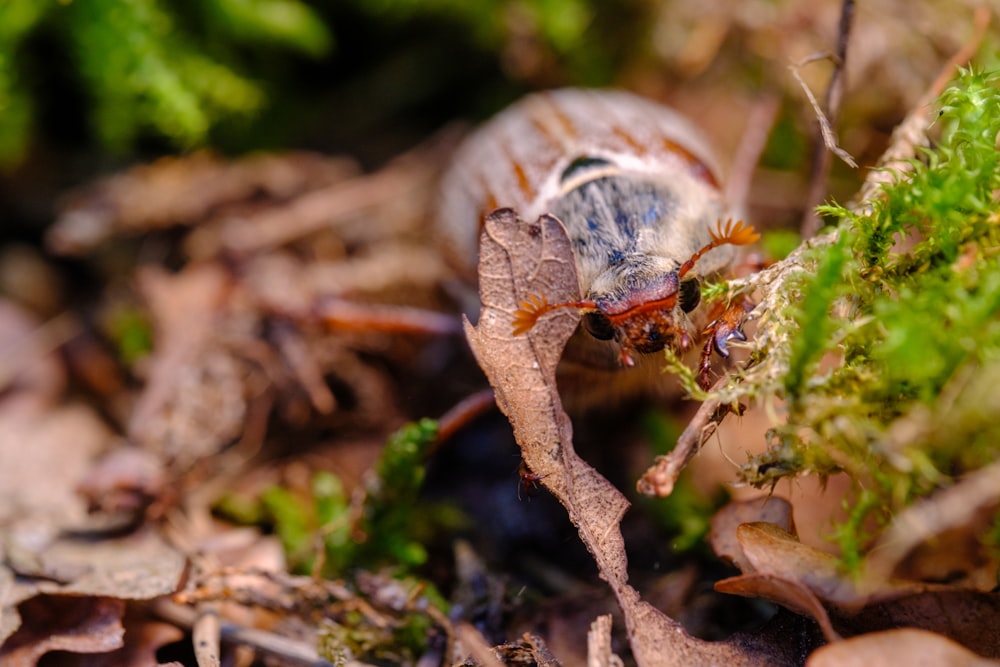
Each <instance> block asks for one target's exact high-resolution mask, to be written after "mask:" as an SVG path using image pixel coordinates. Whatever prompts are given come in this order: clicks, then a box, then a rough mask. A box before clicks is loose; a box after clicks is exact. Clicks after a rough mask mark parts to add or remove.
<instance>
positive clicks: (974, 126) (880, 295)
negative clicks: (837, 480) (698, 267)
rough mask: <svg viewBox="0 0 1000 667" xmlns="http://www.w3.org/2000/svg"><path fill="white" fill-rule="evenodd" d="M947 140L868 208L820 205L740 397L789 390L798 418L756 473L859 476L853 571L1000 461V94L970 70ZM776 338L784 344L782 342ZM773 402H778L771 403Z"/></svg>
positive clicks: (765, 481) (991, 80)
mask: <svg viewBox="0 0 1000 667" xmlns="http://www.w3.org/2000/svg"><path fill="white" fill-rule="evenodd" d="M937 129H938V131H939V133H940V137H939V139H938V141H937V142H936V144H935V145H934V147H933V149H930V150H926V151H925V152H924V153H923V154H922V155H921V157H920V159H919V160H917V161H915V162H914V163H913V171H912V174H911V175H909V176H908V177H907V178H905V179H902V180H897V182H895V183H893V184H891V185H889V186H887V187H886V188H885V191H884V193H883V194H884V197H883V198H882V199H880V200H879V201H878V202H876V203H874V204H873V205H872V206H870V207H869V208H870V210H866V211H862V212H855V211H851V210H848V209H846V208H844V207H841V206H838V205H827V206H824V207H821V212H822V213H823V214H824V215H827V216H831V217H833V218H834V219H836V220H837V221H839V224H838V227H837V231H836V232H835V238H834V240H833V241H832V242H820V243H818V244H817V246H816V248H814V249H811V250H802V251H801V252H800V254H799V256H798V257H797V258H796V261H797V262H799V264H800V265H801V268H802V269H804V270H801V271H798V272H795V273H791V274H790V277H789V278H788V279H786V280H784V281H783V282H782V283H781V284H780V285H779V286H778V287H777V288H776V290H777V291H778V292H779V293H778V295H777V296H775V297H772V301H771V310H772V312H769V313H767V314H766V315H765V319H764V320H762V322H761V333H760V334H759V338H760V339H761V340H762V341H763V343H762V344H761V346H760V348H759V349H758V350H757V351H756V352H755V357H754V358H755V360H756V361H757V362H758V368H756V369H755V368H751V369H749V370H748V371H747V372H746V373H745V375H744V377H743V381H742V384H741V385H738V386H735V387H734V389H733V390H732V391H731V392H730V393H729V394H727V395H726V397H727V399H730V398H732V397H733V396H735V397H737V398H739V397H757V398H768V397H776V398H780V399H783V400H784V401H785V402H786V406H787V421H786V422H785V423H781V424H777V425H775V426H774V428H773V429H772V431H771V432H770V434H769V448H768V450H767V451H766V452H765V453H764V454H762V455H760V456H757V457H754V458H752V459H751V460H749V461H748V463H747V464H746V465H745V466H744V468H743V470H742V476H743V479H744V480H745V481H747V482H750V483H752V484H755V485H757V486H764V487H766V486H773V484H774V483H776V482H777V481H778V480H780V479H782V478H785V477H792V476H796V475H800V474H807V473H808V474H818V475H820V476H826V475H829V474H832V473H835V472H838V471H846V472H847V473H848V474H850V475H851V477H852V478H853V479H854V480H855V482H856V483H857V485H858V493H857V494H856V499H855V500H854V501H853V502H852V503H851V504H850V506H849V508H848V514H849V517H850V518H849V519H848V521H847V522H846V523H845V524H843V525H841V526H838V527H837V528H836V529H835V530H834V531H833V535H832V536H833V539H834V540H835V541H836V542H837V543H838V544H839V545H840V547H841V549H842V552H843V554H844V558H845V564H846V565H847V566H848V567H849V568H854V567H856V566H857V564H858V562H859V558H860V554H861V553H863V550H864V547H865V545H866V544H867V541H868V540H869V539H870V538H871V537H872V535H868V534H866V533H864V532H862V527H865V528H870V527H871V526H872V525H876V526H877V525H882V524H884V523H885V522H886V521H887V520H888V517H891V516H892V515H893V514H894V513H895V512H897V511H898V510H899V509H900V508H902V507H904V506H906V505H908V504H910V503H912V502H913V501H914V500H916V499H918V498H921V497H923V496H926V495H928V494H930V493H933V492H934V491H935V490H937V489H940V488H942V487H944V486H947V485H949V484H951V483H953V481H954V480H955V479H957V478H958V477H959V476H961V475H962V474H964V473H966V472H968V471H970V470H974V469H976V468H977V467H980V466H982V465H984V464H986V463H988V462H990V461H993V460H995V459H996V458H998V457H1000V421H998V420H996V419H995V418H990V417H988V416H987V415H993V416H994V417H995V415H997V414H1000V412H998V410H1000V397H998V394H1000V392H998V390H997V387H998V386H1000V384H998V382H997V381H998V380H1000V251H998V248H1000V224H998V223H1000V207H998V205H997V201H996V198H995V194H994V193H995V192H997V191H1000V151H998V150H997V146H996V140H997V132H998V129H1000V91H998V89H997V86H996V77H995V76H993V75H987V74H983V73H980V72H973V71H963V72H962V73H961V76H960V78H959V80H958V82H957V83H956V84H955V85H954V86H953V87H952V88H950V89H948V91H946V92H945V94H944V95H943V96H942V98H941V100H940V117H939V118H938V120H937ZM768 345H770V347H768ZM768 400H770V399H768Z"/></svg>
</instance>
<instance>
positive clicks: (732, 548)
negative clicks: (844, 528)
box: [708, 495, 795, 574]
mask: <svg viewBox="0 0 1000 667" xmlns="http://www.w3.org/2000/svg"><path fill="white" fill-rule="evenodd" d="M758 521H765V522H767V523H772V524H774V525H776V526H778V527H780V528H781V529H782V530H785V531H787V532H788V533H791V534H793V535H794V534H795V526H794V523H793V520H792V506H791V505H790V504H789V502H788V501H787V500H785V499H784V498H780V497H778V496H770V495H768V496H761V497H758V498H749V499H747V500H736V501H733V502H731V503H729V504H728V505H726V506H725V507H723V508H722V509H721V510H719V511H718V512H716V513H715V516H713V517H712V524H711V529H710V530H709V533H708V541H709V544H711V545H712V550H713V551H715V555H717V556H718V557H719V558H724V559H726V560H728V561H729V562H730V563H732V564H733V565H735V566H736V567H737V568H738V569H739V571H740V572H743V573H744V574H746V573H749V572H751V571H752V566H751V565H750V563H749V562H748V561H747V560H746V557H745V556H744V555H743V548H742V547H741V546H740V543H739V540H738V539H737V538H736V529H737V528H738V527H739V526H740V525H742V524H744V523H754V522H758Z"/></svg>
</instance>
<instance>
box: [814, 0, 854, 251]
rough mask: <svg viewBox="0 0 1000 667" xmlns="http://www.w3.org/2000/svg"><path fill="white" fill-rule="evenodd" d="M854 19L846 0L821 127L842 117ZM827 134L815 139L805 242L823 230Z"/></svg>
mask: <svg viewBox="0 0 1000 667" xmlns="http://www.w3.org/2000/svg"><path fill="white" fill-rule="evenodd" d="M853 19H854V0H844V2H843V4H842V5H841V7H840V25H839V27H838V30H837V51H836V53H835V54H834V55H833V73H832V74H831V75H830V85H829V86H828V87H827V89H826V99H825V101H824V106H825V107H826V118H825V120H824V118H823V117H822V116H821V117H820V119H819V122H820V127H821V129H822V128H823V123H824V122H826V123H828V126H827V127H828V128H829V129H830V130H831V131H832V129H833V128H834V127H835V126H836V124H837V117H838V116H839V115H840V103H841V100H842V99H843V97H844V70H845V68H846V66H847V45H848V42H849V41H850V37H851V26H852V23H853ZM825 135H826V133H825V132H822V131H821V132H820V133H819V134H818V135H817V136H816V140H815V142H814V145H813V164H812V173H810V175H809V192H808V195H807V196H806V210H805V214H804V217H803V219H802V227H801V233H802V238H803V239H808V238H812V237H813V236H815V235H816V233H817V232H818V231H819V229H820V224H821V223H820V219H819V215H818V214H817V213H816V206H818V205H819V204H820V202H821V201H822V200H823V196H824V194H825V193H826V185H827V179H828V178H829V176H830V164H831V163H832V161H833V154H832V153H831V151H830V149H829V141H828V140H827V137H826V136H825Z"/></svg>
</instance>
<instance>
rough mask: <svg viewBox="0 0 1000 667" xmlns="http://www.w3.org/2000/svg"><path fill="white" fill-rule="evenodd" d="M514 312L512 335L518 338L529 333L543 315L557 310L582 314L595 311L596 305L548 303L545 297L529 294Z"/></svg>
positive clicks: (573, 302)
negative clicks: (572, 309)
mask: <svg viewBox="0 0 1000 667" xmlns="http://www.w3.org/2000/svg"><path fill="white" fill-rule="evenodd" d="M517 306H518V307H517V310H515V311H514V321H513V325H514V335H515V336H520V335H521V334H523V333H527V332H529V331H531V328H532V327H534V326H535V323H536V322H538V318H540V317H541V316H542V315H544V314H545V313H548V312H549V311H552V310H555V309H557V308H576V309H577V310H579V311H580V312H582V313H588V312H593V311H595V310H597V304H596V303H594V302H593V301H586V300H584V301H564V302H563V303H549V302H548V300H547V299H546V298H545V295H538V294H529V295H528V298H526V299H525V300H524V301H522V302H521V303H519V304H517Z"/></svg>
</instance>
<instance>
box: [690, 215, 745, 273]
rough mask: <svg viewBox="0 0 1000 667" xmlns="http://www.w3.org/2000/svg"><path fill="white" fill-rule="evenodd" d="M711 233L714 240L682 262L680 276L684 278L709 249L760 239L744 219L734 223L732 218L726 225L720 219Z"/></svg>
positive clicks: (743, 243)
mask: <svg viewBox="0 0 1000 667" xmlns="http://www.w3.org/2000/svg"><path fill="white" fill-rule="evenodd" d="M709 234H711V235H712V241H711V242H710V243H709V244H708V245H706V246H705V247H703V248H702V249H700V250H699V251H698V252H696V253H695V254H693V255H691V257H690V258H689V259H688V261H686V262H684V263H683V264H681V267H680V268H679V269H677V277H678V278H683V277H684V275H685V274H686V273H687V272H688V271H690V270H691V269H692V268H693V267H694V265H695V262H697V261H698V260H699V259H701V257H702V255H704V254H705V253H706V252H708V251H709V250H714V249H715V248H718V247H719V246H723V245H749V244H751V243H756V242H757V241H759V240H760V234H758V233H757V232H756V231H755V230H754V228H753V227H752V226H751V225H748V224H746V223H745V222H743V221H742V220H739V221H737V222H735V223H734V222H733V220H732V218H730V219H729V220H726V226H725V227H723V226H722V220H719V222H718V224H716V227H715V230H714V231H711V232H709Z"/></svg>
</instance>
